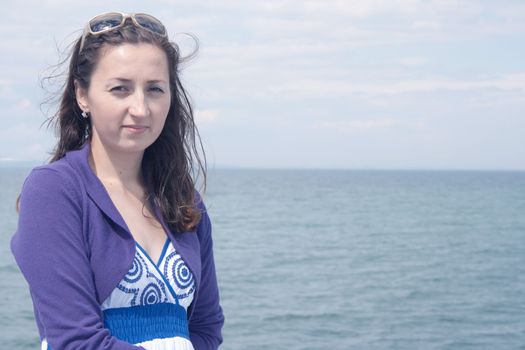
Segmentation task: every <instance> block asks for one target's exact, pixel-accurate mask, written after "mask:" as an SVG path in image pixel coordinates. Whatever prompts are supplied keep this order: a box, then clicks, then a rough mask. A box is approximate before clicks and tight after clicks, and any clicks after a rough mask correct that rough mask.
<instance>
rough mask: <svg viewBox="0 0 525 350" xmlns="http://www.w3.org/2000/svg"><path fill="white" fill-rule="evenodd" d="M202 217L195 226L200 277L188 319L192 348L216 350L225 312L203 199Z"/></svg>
mask: <svg viewBox="0 0 525 350" xmlns="http://www.w3.org/2000/svg"><path fill="white" fill-rule="evenodd" d="M199 207H200V208H201V210H202V218H201V221H200V223H199V226H198V228H197V234H198V236H199V241H200V255H201V266H202V276H201V283H200V286H199V292H198V297H197V298H196V303H195V305H194V309H193V312H192V315H191V317H190V320H189V330H190V339H191V342H192V344H193V346H194V347H195V350H212V349H217V348H218V347H219V345H220V344H221V343H222V335H221V329H222V326H223V324H224V315H223V312H222V308H221V306H220V304H219V288H218V284H217V276H216V273H215V262H214V258H213V242H212V237H211V222H210V218H209V216H208V213H207V212H206V208H205V207H204V204H203V203H202V201H200V203H199Z"/></svg>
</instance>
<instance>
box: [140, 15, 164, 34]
mask: <svg viewBox="0 0 525 350" xmlns="http://www.w3.org/2000/svg"><path fill="white" fill-rule="evenodd" d="M135 20H136V21H137V23H138V24H139V25H140V26H141V27H142V28H144V29H147V30H149V31H151V32H154V33H157V34H160V35H163V36H164V35H166V28H164V25H163V24H162V23H161V22H160V21H159V20H158V19H156V18H155V17H153V16H149V15H145V14H136V15H135Z"/></svg>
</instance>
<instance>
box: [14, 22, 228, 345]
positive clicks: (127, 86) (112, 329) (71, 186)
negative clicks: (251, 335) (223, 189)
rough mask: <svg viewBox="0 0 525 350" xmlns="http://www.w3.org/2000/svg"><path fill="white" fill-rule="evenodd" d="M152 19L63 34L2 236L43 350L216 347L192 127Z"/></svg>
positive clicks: (172, 55) (172, 53)
mask: <svg viewBox="0 0 525 350" xmlns="http://www.w3.org/2000/svg"><path fill="white" fill-rule="evenodd" d="M179 63H180V57H179V53H178V49H177V46H175V45H174V44H172V43H170V42H169V40H168V37H167V32H166V29H165V27H164V26H163V25H162V23H161V22H160V21H159V20H158V19H156V18H154V17H152V16H149V15H146V14H131V15H127V14H121V13H105V14H101V15H99V16H96V17H94V18H93V19H91V20H90V21H89V22H88V24H87V25H86V28H85V30H84V32H83V34H82V36H81V37H80V38H79V39H78V41H77V42H76V44H75V46H74V49H73V52H72V56H71V60H70V65H69V73H68V80H67V83H66V86H65V90H64V92H63V95H62V97H61V103H60V108H59V111H58V113H57V115H56V122H57V126H58V129H59V132H60V138H59V140H58V144H57V146H56V148H55V151H54V156H53V158H52V161H51V163H50V164H48V165H45V166H42V167H38V168H35V169H33V171H32V172H31V173H30V175H29V176H28V178H27V179H26V181H25V183H24V186H23V189H22V193H21V195H20V202H19V223H18V228H17V231H16V233H15V235H14V236H13V239H12V241H11V249H12V251H13V254H14V256H15V258H16V261H17V263H18V265H19V267H20V269H21V271H22V273H23V275H24V277H25V278H26V280H27V281H28V284H29V288H30V292H31V297H32V299H33V305H34V311H35V319H36V322H37V325H38V329H39V332H40V337H41V339H42V349H54V350H62V349H75V350H79V349H90V350H93V349H139V348H143V349H157V350H160V349H216V348H218V346H219V344H220V343H221V342H222V337H221V328H222V325H223V322H224V317H223V314H222V309H221V307H220V305H219V293H218V287H217V280H216V275H215V265H214V259H213V252H212V239H211V226H210V220H209V217H208V214H207V212H206V210H205V207H204V204H203V203H202V200H201V198H200V196H199V195H198V193H196V191H195V189H194V182H193V180H192V178H191V176H190V175H191V172H192V170H193V168H192V167H193V164H194V160H197V163H198V164H199V166H200V167H201V168H202V170H203V171H204V169H203V168H204V167H203V166H202V164H201V162H200V161H199V160H198V159H199V158H198V155H197V151H196V146H195V135H198V134H197V133H196V129H195V125H194V123H193V115H192V109H191V107H190V104H189V102H188V98H187V95H186V93H185V91H184V89H183V87H182V85H181V83H180V80H179V77H178V69H179Z"/></svg>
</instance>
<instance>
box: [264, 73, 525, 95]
mask: <svg viewBox="0 0 525 350" xmlns="http://www.w3.org/2000/svg"><path fill="white" fill-rule="evenodd" d="M481 89H500V90H525V73H515V74H509V75H504V76H502V77H500V78H492V79H479V80H455V79H447V78H426V79H419V80H401V81H399V82H393V83H353V82H347V81H328V80H320V81H312V80H310V81H306V80H303V81H299V80H298V81H294V82H291V83H289V84H282V85H281V86H276V87H273V88H272V90H273V93H275V94H279V95H288V96H294V97H299V96H300V97H308V96H310V97H312V96H327V95H331V96H348V95H353V94H366V95H397V94H403V93H417V92H432V91H438V90H448V91H471V90H481Z"/></svg>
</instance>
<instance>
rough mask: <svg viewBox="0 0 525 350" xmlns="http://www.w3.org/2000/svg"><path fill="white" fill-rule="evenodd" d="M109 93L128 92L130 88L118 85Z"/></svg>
mask: <svg viewBox="0 0 525 350" xmlns="http://www.w3.org/2000/svg"><path fill="white" fill-rule="evenodd" d="M109 91H111V92H127V91H128V88H127V87H126V86H124V85H118V86H114V87H112V88H111V89H109Z"/></svg>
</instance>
